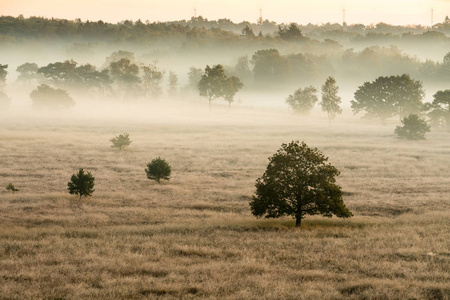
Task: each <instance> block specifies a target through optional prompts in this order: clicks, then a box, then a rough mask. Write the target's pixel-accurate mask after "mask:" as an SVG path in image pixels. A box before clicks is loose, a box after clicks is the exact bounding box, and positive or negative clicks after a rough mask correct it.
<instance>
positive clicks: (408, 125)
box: [394, 114, 430, 140]
mask: <svg viewBox="0 0 450 300" xmlns="http://www.w3.org/2000/svg"><path fill="white" fill-rule="evenodd" d="M402 124H403V126H397V127H396V128H395V131H394V133H395V134H396V135H397V137H398V138H401V139H407V140H423V139H425V133H427V132H429V131H430V126H428V124H427V122H426V121H425V120H423V119H421V118H420V117H419V116H418V115H415V114H410V115H409V116H407V117H404V118H403V119H402Z"/></svg>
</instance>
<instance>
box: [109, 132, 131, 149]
mask: <svg viewBox="0 0 450 300" xmlns="http://www.w3.org/2000/svg"><path fill="white" fill-rule="evenodd" d="M109 141H110V142H111V143H112V145H111V147H112V148H119V150H122V148H123V147H126V146H129V145H130V144H131V140H130V136H129V134H128V133H123V134H119V135H118V136H115V137H113V138H112V139H110V140H109Z"/></svg>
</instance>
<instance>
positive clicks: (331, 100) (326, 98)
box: [320, 76, 342, 123]
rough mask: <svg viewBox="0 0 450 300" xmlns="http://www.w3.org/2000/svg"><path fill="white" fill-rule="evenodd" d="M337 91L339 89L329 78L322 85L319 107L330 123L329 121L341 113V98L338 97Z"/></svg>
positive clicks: (332, 79) (334, 80)
mask: <svg viewBox="0 0 450 300" xmlns="http://www.w3.org/2000/svg"><path fill="white" fill-rule="evenodd" d="M338 91H339V87H338V86H337V85H336V79H334V77H331V76H329V77H328V78H327V80H326V81H325V83H324V84H323V85H322V101H321V102H320V106H322V111H324V112H326V113H327V115H328V120H329V122H330V123H331V120H333V119H334V118H336V116H337V115H340V114H341V113H342V109H341V107H340V104H341V97H339V96H338V94H337V93H338Z"/></svg>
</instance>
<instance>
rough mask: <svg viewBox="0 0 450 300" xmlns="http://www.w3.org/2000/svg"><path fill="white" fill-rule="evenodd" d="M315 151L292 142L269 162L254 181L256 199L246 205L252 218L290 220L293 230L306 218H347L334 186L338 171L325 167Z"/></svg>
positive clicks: (322, 158) (325, 158) (325, 159)
mask: <svg viewBox="0 0 450 300" xmlns="http://www.w3.org/2000/svg"><path fill="white" fill-rule="evenodd" d="M327 161H328V158H327V157H325V156H324V155H323V154H322V153H321V152H320V151H319V150H318V149H317V148H310V147H308V146H307V145H306V144H305V143H304V142H301V143H300V142H298V141H292V142H291V143H289V144H282V145H281V148H280V149H279V150H278V151H277V153H275V154H274V155H273V156H272V157H270V158H269V164H268V166H267V169H266V171H265V172H264V174H263V175H262V177H260V178H258V179H257V180H256V184H255V186H256V196H253V200H252V201H251V202H250V207H251V211H252V213H253V215H255V216H257V217H262V216H265V217H266V218H278V217H281V216H292V217H293V218H295V219H296V226H300V225H301V220H302V219H304V218H305V216H306V215H318V214H320V215H323V216H325V217H332V216H333V215H335V216H337V217H339V218H348V217H351V216H352V213H351V212H350V211H349V210H348V209H347V207H346V206H345V205H344V202H343V199H342V191H341V187H340V186H339V185H337V184H336V176H338V175H339V173H340V172H339V170H338V169H337V168H336V167H334V166H332V165H331V164H329V163H327Z"/></svg>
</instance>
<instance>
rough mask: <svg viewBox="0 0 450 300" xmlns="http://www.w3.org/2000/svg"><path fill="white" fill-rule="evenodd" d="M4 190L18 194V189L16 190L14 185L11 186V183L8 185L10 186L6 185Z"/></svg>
mask: <svg viewBox="0 0 450 300" xmlns="http://www.w3.org/2000/svg"><path fill="white" fill-rule="evenodd" d="M6 190H7V191H10V192H11V193H13V194H14V193H15V192H19V191H20V189H18V188H16V187H15V186H14V184H12V183H10V184H8V185H7V186H6Z"/></svg>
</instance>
